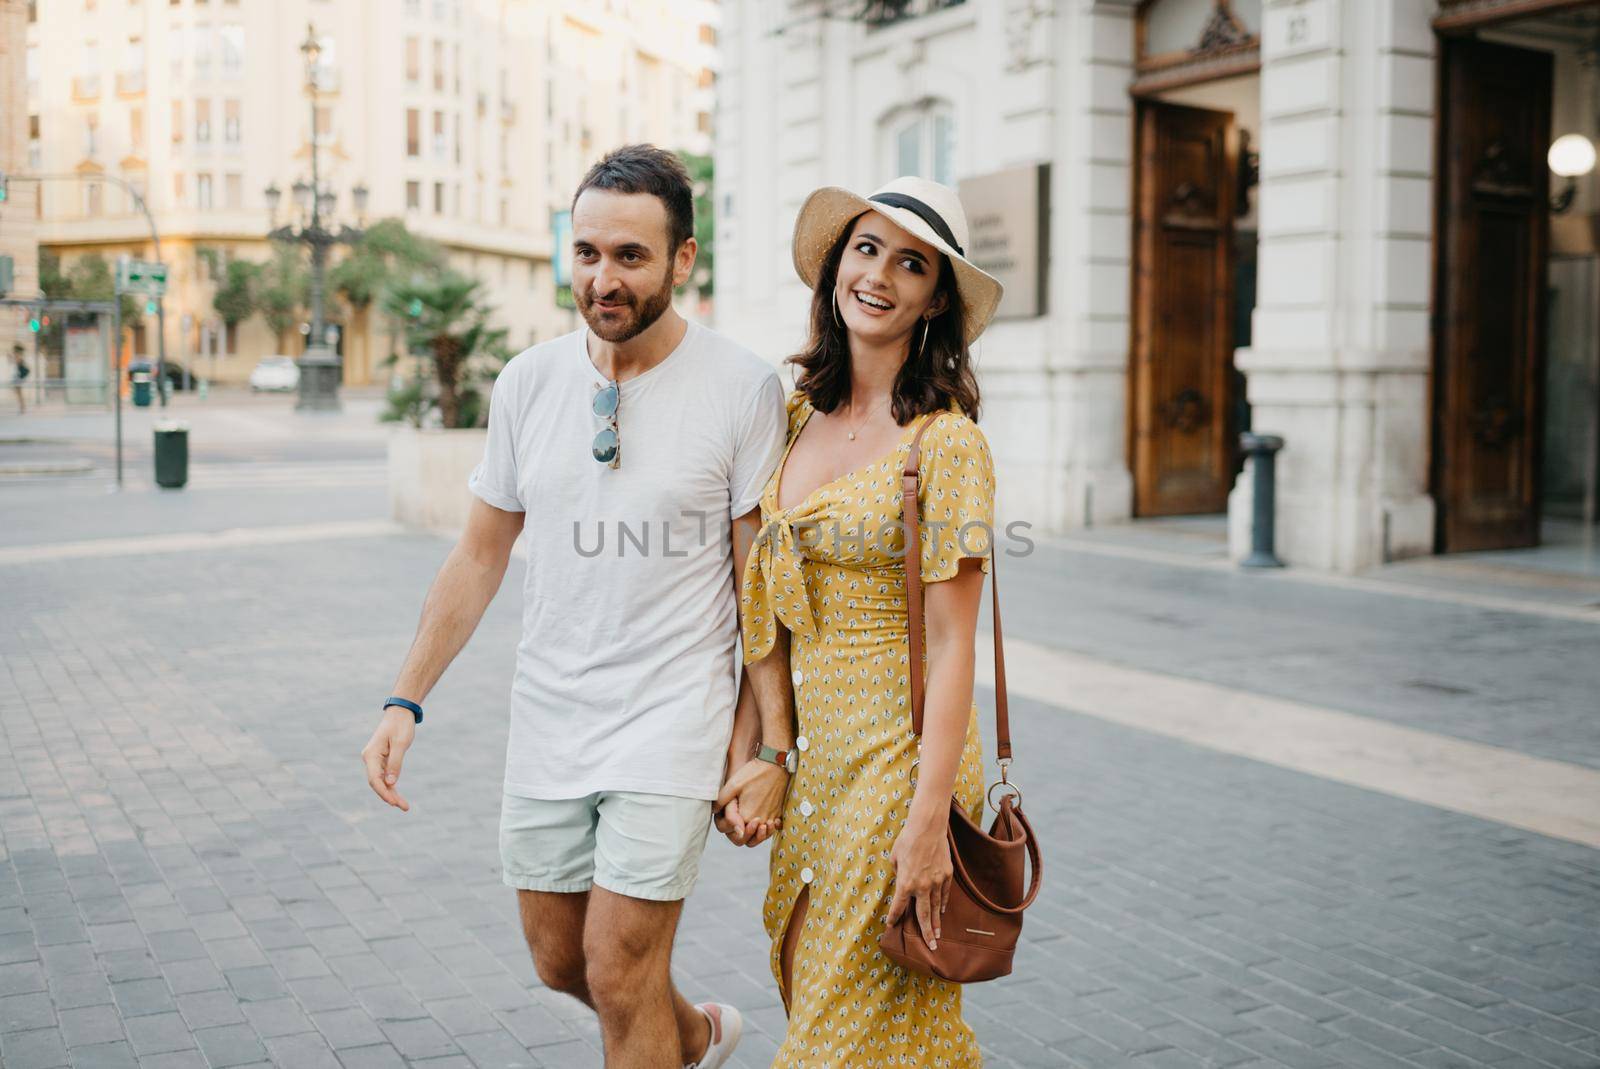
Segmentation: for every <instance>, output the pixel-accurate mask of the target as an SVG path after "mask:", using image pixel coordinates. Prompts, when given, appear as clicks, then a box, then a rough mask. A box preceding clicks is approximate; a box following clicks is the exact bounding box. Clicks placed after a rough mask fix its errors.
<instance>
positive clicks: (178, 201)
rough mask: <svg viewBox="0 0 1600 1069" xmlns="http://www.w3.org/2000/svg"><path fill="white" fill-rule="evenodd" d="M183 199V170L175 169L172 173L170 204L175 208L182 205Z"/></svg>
mask: <svg viewBox="0 0 1600 1069" xmlns="http://www.w3.org/2000/svg"><path fill="white" fill-rule="evenodd" d="M183 199H184V189H183V172H182V171H176V172H174V173H173V175H172V204H173V207H176V208H181V207H183Z"/></svg>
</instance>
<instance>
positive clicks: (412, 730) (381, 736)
mask: <svg viewBox="0 0 1600 1069" xmlns="http://www.w3.org/2000/svg"><path fill="white" fill-rule="evenodd" d="M416 733H417V721H416V717H414V716H413V715H412V714H411V711H410V710H409V709H402V708H400V707H399V706H397V705H391V706H389V708H387V709H385V710H384V711H383V719H382V720H380V721H378V730H376V731H374V732H373V733H372V738H370V739H368V740H367V744H366V746H364V747H363V748H362V750H361V760H362V762H364V763H365V764H366V766H367V786H369V787H371V788H372V790H373V793H374V794H376V795H377V796H378V797H379V798H382V799H383V800H384V801H385V802H388V803H389V804H390V805H392V806H394V807H395V808H396V809H399V810H401V811H402V812H406V813H409V812H410V811H411V803H410V802H407V801H406V800H405V799H404V798H402V797H400V792H399V791H398V790H396V789H395V784H396V783H398V782H399V780H400V763H401V762H402V761H403V760H405V756H406V751H407V750H408V749H410V748H411V740H412V739H413V738H414V737H415V736H416Z"/></svg>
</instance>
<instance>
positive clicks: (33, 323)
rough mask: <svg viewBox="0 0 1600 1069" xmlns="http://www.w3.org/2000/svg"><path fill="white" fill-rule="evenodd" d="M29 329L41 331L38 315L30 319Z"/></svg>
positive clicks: (35, 331) (36, 331)
mask: <svg viewBox="0 0 1600 1069" xmlns="http://www.w3.org/2000/svg"><path fill="white" fill-rule="evenodd" d="M28 329H29V330H31V331H33V332H34V333H35V334H37V333H39V317H38V316H33V317H32V318H31V319H29V320H28Z"/></svg>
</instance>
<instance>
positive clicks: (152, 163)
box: [27, 0, 716, 384]
mask: <svg viewBox="0 0 1600 1069" xmlns="http://www.w3.org/2000/svg"><path fill="white" fill-rule="evenodd" d="M28 11H29V14H28V18H29V19H30V20H31V21H30V22H29V24H28V26H27V71H28V75H27V101H28V110H27V124H28V130H29V132H30V137H29V141H28V146H27V156H28V161H27V162H28V165H29V169H30V170H31V171H33V172H35V173H48V174H61V175H76V176H83V177H84V178H86V179H87V178H89V177H92V176H93V175H96V174H109V175H115V176H117V177H120V178H122V179H124V180H126V181H127V182H128V183H129V184H130V185H132V186H133V187H134V188H135V189H136V190H138V191H139V192H140V194H141V195H142V196H143V198H144V200H145V201H146V203H147V204H148V206H149V209H150V213H151V215H152V217H153V220H154V223H155V226H156V227H157V229H158V230H159V232H160V235H161V256H162V259H163V260H164V261H166V263H167V264H168V265H169V275H170V282H169V287H170V288H169V296H168V298H167V301H166V304H165V314H166V326H167V338H166V345H167V354H168V356H169V358H170V359H173V360H177V361H179V362H181V363H185V364H188V365H191V366H192V367H193V369H194V370H195V371H196V372H197V373H198V374H201V375H204V376H206V377H208V378H211V379H212V380H213V381H219V382H228V381H241V380H243V379H244V378H245V377H246V376H247V375H248V373H249V370H250V368H251V367H252V366H254V364H255V362H256V360H258V359H259V358H260V357H261V356H264V355H267V354H269V353H273V352H278V351H287V352H290V353H291V354H293V353H298V351H299V348H300V346H301V344H302V339H301V338H300V337H299V335H298V332H294V333H293V334H292V335H291V336H289V337H287V338H284V339H280V338H278V337H276V336H275V335H274V334H273V333H272V332H271V331H270V330H269V329H268V327H267V325H266V324H265V323H264V322H263V321H262V320H261V319H260V317H254V318H252V319H250V320H247V321H245V322H244V323H242V324H240V325H239V327H238V329H234V330H230V329H227V328H226V326H225V325H224V324H223V323H222V322H221V320H220V318H219V317H218V316H217V313H216V311H215V309H214V307H213V304H212V300H213V297H214V294H215V291H216V286H217V283H218V281H219V279H220V277H221V276H222V275H223V273H224V272H225V265H226V263H227V262H228V261H229V260H230V259H234V258H247V259H252V260H258V261H259V260H266V259H268V258H269V257H270V256H271V254H272V250H271V247H270V243H269V242H268V241H267V240H266V233H267V231H268V230H269V229H270V227H271V226H272V225H273V224H274V223H280V224H281V223H283V222H285V221H286V220H287V217H288V213H289V212H290V211H292V207H291V198H290V197H287V196H285V197H284V198H283V203H282V204H281V205H280V207H279V210H278V217H277V219H276V220H274V219H272V218H270V217H269V212H268V208H267V198H266V196H265V195H264V192H263V191H264V190H265V189H266V188H267V187H268V186H269V185H275V186H276V187H277V188H279V189H280V190H284V191H287V190H289V189H291V188H292V186H293V185H294V183H295V182H297V181H305V180H309V178H310V170H311V151H310V148H311V141H312V136H313V129H315V138H316V143H317V154H318V168H319V172H320V179H321V182H322V184H323V186H324V188H326V189H328V190H331V192H332V193H333V194H334V197H335V201H334V204H335V208H334V215H333V218H334V221H335V223H344V224H350V225H357V224H358V223H359V222H360V221H361V220H358V219H357V218H356V213H355V206H354V202H353V201H354V198H353V195H352V193H353V190H354V189H355V188H356V187H357V186H363V187H365V188H366V190H367V191H368V194H367V197H368V199H367V205H366V212H365V218H366V220H367V221H370V220H374V219H380V218H385V217H399V218H403V219H404V220H405V221H406V224H407V226H408V227H410V228H411V229H412V230H413V231H415V232H416V233H419V234H422V235H425V236H427V237H430V238H433V239H435V240H437V241H439V242H440V243H442V244H443V245H444V246H445V248H446V249H447V250H448V253H449V256H450V259H451V261H452V263H453V264H454V265H455V266H456V267H457V268H459V269H460V270H463V271H465V272H467V273H469V274H471V275H473V276H474V277H477V278H479V279H481V280H482V281H483V282H484V283H485V295H486V299H487V300H488V301H489V303H491V304H492V305H493V306H494V307H495V309H496V317H497V320H498V323H499V325H502V326H505V327H506V328H507V329H508V330H509V332H510V339H511V343H512V344H513V345H514V346H520V345H523V344H528V343H531V342H533V341H535V340H539V339H542V338H547V337H550V336H552V335H554V334H556V333H559V332H560V331H562V330H565V329H568V327H569V326H570V324H571V322H572V319H571V312H570V311H569V310H567V309H564V308H561V307H559V306H558V305H557V303H556V297H555V285H554V281H553V278H552V266H551V254H552V250H551V247H550V218H551V213H552V211H554V210H557V209H559V208H561V207H565V206H566V200H567V198H568V197H569V196H570V189H571V186H572V184H573V183H575V181H576V180H577V178H578V177H579V176H581V174H582V172H583V169H584V168H585V167H587V165H588V163H589V162H590V161H591V160H592V159H593V158H594V157H595V156H597V155H598V154H599V153H601V152H603V151H604V150H605V149H606V148H609V147H611V146H612V145H614V144H618V143H621V142H623V141H626V140H646V139H648V140H653V141H656V142H658V143H660V144H663V145H665V146H670V147H673V148H687V149H691V150H693V149H696V148H698V149H699V150H701V151H708V146H709V114H710V100H709V86H710V82H711V75H709V73H708V71H709V70H710V69H711V67H712V66H713V64H712V63H711V61H710V46H709V44H708V42H707V41H706V40H703V36H705V35H706V31H705V30H704V29H703V27H705V26H707V25H708V24H709V23H710V22H711V21H712V20H714V18H715V13H716V5H715V4H711V3H705V2H698V0H697V2H694V3H689V4H669V3H666V2H654V3H642V2H631V3H630V2H623V0H613V2H610V3H591V4H580V3H570V4H569V3H564V2H550V0H281V2H274V3H270V4H269V3H264V2H260V0H51V2H48V3H38V4H29V5H28ZM310 27H314V28H315V35H316V37H315V39H316V42H317V45H318V59H317V63H316V67H315V70H314V73H313V74H312V79H313V80H314V83H315V93H314V95H313V93H311V92H310V91H309V90H308V88H307V81H308V77H307V67H306V62H305V57H304V55H303V53H302V49H301V45H302V43H303V42H304V41H305V40H306V38H307V35H308V29H309V28H310ZM313 97H314V101H315V103H314V106H313ZM41 189H42V201H41V203H40V205H39V208H38V237H39V242H40V244H42V245H44V246H46V247H48V248H50V249H52V250H55V251H56V252H58V253H59V254H60V255H61V256H62V257H63V258H64V259H67V260H70V259H71V258H72V257H74V256H77V255H81V254H84V253H89V252H99V253H101V254H103V255H106V256H107V257H108V258H109V257H114V256H116V255H118V254H120V253H124V252H126V253H130V254H133V255H136V256H145V257H149V256H152V255H153V252H154V250H153V248H152V244H151V242H150V239H149V223H147V221H146V220H145V218H144V216H143V215H142V214H141V213H140V212H138V211H137V210H136V207H135V205H134V203H133V201H132V198H130V197H129V196H127V195H126V194H125V193H124V192H122V191H121V190H120V189H119V188H117V187H115V186H113V185H111V184H108V183H104V182H96V181H88V180H83V181H75V180H67V179H63V180H52V181H49V182H47V183H45V184H44V185H43V186H42V187H41ZM329 318H330V320H331V321H332V322H334V323H336V324H338V325H339V326H340V327H341V328H342V330H343V335H342V337H341V349H342V354H343V358H344V364H345V372H344V378H345V382H346V383H347V384H359V383H365V382H370V381H378V380H381V379H382V377H383V376H384V374H385V369H384V365H383V361H384V359H385V357H386V356H387V355H388V354H389V353H391V352H393V351H394V349H395V346H396V341H395V339H394V338H393V336H392V333H393V332H392V328H391V326H390V325H389V324H387V323H386V322H384V321H383V317H382V316H380V315H378V314H377V312H376V310H368V311H365V312H363V311H361V310H351V309H348V308H346V307H344V306H343V304H342V303H340V302H338V301H336V300H335V301H331V302H330V305H329ZM153 329H154V323H153V321H152V322H150V323H148V324H140V325H138V326H136V327H135V328H134V329H133V331H132V332H131V338H132V343H131V344H132V346H133V348H134V349H135V350H136V351H138V352H151V351H153V350H154V340H153V335H152V331H153Z"/></svg>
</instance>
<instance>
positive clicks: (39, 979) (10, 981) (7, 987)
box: [0, 961, 45, 998]
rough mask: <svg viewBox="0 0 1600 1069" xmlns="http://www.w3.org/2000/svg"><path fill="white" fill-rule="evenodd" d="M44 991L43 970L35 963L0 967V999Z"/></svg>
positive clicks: (29, 962)
mask: <svg viewBox="0 0 1600 1069" xmlns="http://www.w3.org/2000/svg"><path fill="white" fill-rule="evenodd" d="M43 990H45V982H44V969H43V967H42V966H40V964H39V963H38V962H36V961H22V962H17V963H15V964H12V965H0V998H3V997H5V996H7V995H26V994H28V993H30V992H34V991H43Z"/></svg>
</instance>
